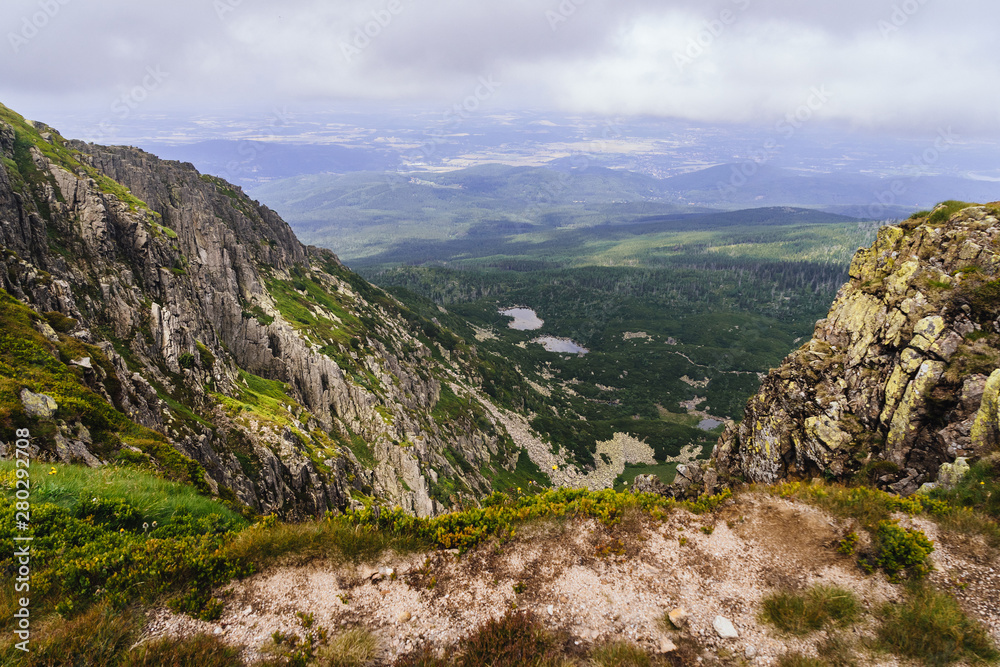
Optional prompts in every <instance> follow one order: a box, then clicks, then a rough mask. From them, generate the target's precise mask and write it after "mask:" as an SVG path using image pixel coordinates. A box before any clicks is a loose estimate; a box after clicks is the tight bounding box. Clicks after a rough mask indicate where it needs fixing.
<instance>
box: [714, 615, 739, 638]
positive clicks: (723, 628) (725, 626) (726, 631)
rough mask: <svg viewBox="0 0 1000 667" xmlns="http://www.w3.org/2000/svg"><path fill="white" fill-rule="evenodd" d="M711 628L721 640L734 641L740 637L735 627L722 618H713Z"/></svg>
mask: <svg viewBox="0 0 1000 667" xmlns="http://www.w3.org/2000/svg"><path fill="white" fill-rule="evenodd" d="M712 627H713V628H715V631H716V632H717V633H719V636H720V637H722V638H723V639H736V638H737V637H739V636H740V633H738V632H737V631H736V627H735V626H734V625H733V622H732V621H730V620H729V619H728V618H724V617H722V616H716V617H715V620H714V621H712Z"/></svg>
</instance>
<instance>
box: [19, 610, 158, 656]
mask: <svg viewBox="0 0 1000 667" xmlns="http://www.w3.org/2000/svg"><path fill="white" fill-rule="evenodd" d="M139 623H140V622H139V619H138V618H137V617H136V616H135V615H134V614H133V613H131V612H126V613H124V614H123V613H121V612H119V611H117V610H115V609H113V608H112V607H111V605H108V604H100V605H95V606H93V607H91V608H90V609H89V610H88V611H87V612H86V613H83V614H81V615H80V616H78V617H76V618H75V619H73V620H70V621H62V620H61V619H57V618H53V619H49V620H48V621H47V622H44V623H43V624H42V625H41V626H39V627H38V628H32V629H33V631H32V633H31V635H32V636H31V651H30V652H29V653H24V652H22V651H20V650H18V649H17V648H15V646H14V644H15V643H16V642H17V641H19V640H18V639H16V638H14V639H8V638H7V637H12V636H13V635H12V633H7V632H5V633H4V635H6V636H5V637H4V644H3V645H2V646H0V663H2V664H4V665H18V666H19V667H50V666H52V665H73V666H74V667H108V666H109V665H115V664H118V660H119V656H121V655H122V654H124V652H125V651H127V650H128V647H129V646H131V645H132V642H134V641H135V637H136V635H137V634H138V631H139Z"/></svg>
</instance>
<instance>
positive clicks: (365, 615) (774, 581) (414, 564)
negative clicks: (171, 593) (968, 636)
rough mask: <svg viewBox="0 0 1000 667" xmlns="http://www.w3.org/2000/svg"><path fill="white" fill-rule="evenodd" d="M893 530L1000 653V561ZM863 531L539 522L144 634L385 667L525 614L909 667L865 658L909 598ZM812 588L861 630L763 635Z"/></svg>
mask: <svg viewBox="0 0 1000 667" xmlns="http://www.w3.org/2000/svg"><path fill="white" fill-rule="evenodd" d="M894 518H896V519H898V520H899V522H900V525H902V526H904V527H913V528H919V529H920V530H922V531H924V532H925V533H926V535H927V536H928V537H929V538H930V539H931V540H932V541H933V543H934V546H935V551H934V553H933V554H932V556H931V558H932V561H933V565H934V571H933V573H932V574H931V575H930V582H931V583H932V584H933V585H934V586H935V587H937V588H939V589H943V590H947V591H948V592H950V593H951V594H952V595H954V596H955V597H956V598H957V599H958V600H959V601H960V603H961V605H962V607H963V608H964V609H965V610H966V612H968V613H969V615H970V616H972V617H973V618H976V619H978V620H979V621H980V622H982V624H983V625H984V626H985V627H986V628H987V629H988V632H989V633H990V635H991V636H992V638H993V639H994V641H1000V596H998V594H997V592H998V591H1000V562H998V559H997V556H996V552H995V551H993V550H991V549H989V548H988V547H987V546H986V545H985V543H980V542H979V541H978V539H979V538H970V537H969V536H968V535H962V536H956V535H952V534H949V533H946V532H944V531H943V530H941V529H940V528H939V527H938V525H937V524H936V523H934V522H932V521H930V520H927V519H925V518H923V517H919V516H918V517H911V516H907V515H902V514H901V515H897V516H896V517H894ZM853 530H856V526H855V525H852V520H850V519H839V518H835V517H834V516H831V515H829V514H827V513H825V512H824V511H823V510H821V509H819V508H817V507H815V506H812V505H808V504H805V503H802V502H800V501H798V500H794V499H784V498H780V497H776V496H774V495H771V494H769V493H764V492H747V493H743V494H741V495H739V496H737V497H735V498H734V499H732V500H729V501H726V503H725V504H724V505H723V506H722V507H721V508H720V509H719V510H717V511H716V512H714V513H709V514H704V515H700V516H698V515H694V514H691V513H689V512H687V511H686V510H681V509H678V510H676V511H675V512H673V513H671V514H669V515H668V516H667V517H666V519H665V520H663V521H662V522H657V521H654V520H652V519H650V518H649V517H648V516H646V515H641V514H638V513H636V514H632V515H628V516H626V518H625V519H624V520H623V522H622V523H621V524H619V525H617V526H614V527H611V528H606V527H604V526H603V525H601V524H600V523H598V522H596V521H594V520H593V519H586V520H580V519H568V520H565V521H544V522H535V523H531V524H527V525H524V526H521V527H519V528H518V532H517V534H516V535H515V536H513V537H512V538H511V539H510V540H508V541H507V542H506V543H503V544H500V543H497V542H489V543H486V544H484V545H482V546H479V547H477V548H475V549H473V550H471V551H470V552H468V553H466V554H464V555H461V556H459V555H458V554H457V552H449V551H437V552H431V553H426V554H412V555H408V556H405V557H389V556H387V557H385V558H384V560H380V561H379V562H372V563H367V564H363V565H360V566H353V565H351V566H340V567H336V568H334V567H331V566H327V565H326V564H325V563H322V562H314V563H311V564H307V565H301V566H282V567H277V568H272V569H270V570H267V571H264V572H261V573H259V574H257V575H255V576H253V577H251V578H249V579H247V580H244V581H241V582H236V583H233V584H231V585H230V586H229V587H228V588H227V590H226V592H225V593H224V595H222V596H220V597H222V598H223V599H224V600H225V603H226V606H225V611H224V612H223V614H222V617H221V618H220V619H219V620H218V621H216V622H214V623H206V622H203V621H198V620H194V619H192V618H191V617H188V616H183V615H176V614H172V613H170V612H169V611H166V610H160V611H156V612H154V613H153V615H152V618H150V623H149V626H148V628H147V631H148V632H149V633H150V634H151V635H152V637H162V636H178V635H190V634H195V633H199V632H203V633H208V634H215V635H220V636H221V637H222V638H224V640H225V641H226V642H227V643H230V644H232V645H236V646H242V647H245V651H244V656H245V657H246V658H247V659H248V661H249V660H255V659H257V658H259V657H261V653H260V650H259V649H260V648H261V647H263V646H265V645H266V644H267V643H268V642H269V640H270V638H271V635H272V633H273V632H274V631H276V630H281V631H283V632H286V633H298V634H302V633H303V628H302V623H301V622H300V620H299V618H298V617H297V616H296V614H297V612H304V613H306V614H310V613H311V614H313V617H314V623H315V627H324V628H328V629H329V630H330V631H331V633H333V634H335V633H336V632H338V631H340V630H342V629H345V628H350V627H354V626H363V627H365V628H367V629H369V630H370V631H371V632H372V633H373V634H374V635H375V636H376V637H377V638H378V639H379V642H380V649H379V650H380V657H379V661H380V662H379V664H391V663H392V662H393V661H394V660H395V659H396V658H397V657H398V656H400V655H401V654H403V653H405V652H407V651H410V650H413V649H415V648H417V647H419V646H421V645H423V644H430V645H432V646H433V647H435V648H436V649H445V648H447V647H450V646H453V645H454V644H455V643H456V642H457V641H458V640H459V639H460V638H461V637H463V636H467V635H469V634H470V633H472V632H473V631H474V630H475V629H476V628H477V627H479V626H481V624H482V623H484V622H485V621H486V620H488V619H489V618H496V617H499V616H502V615H503V614H504V613H505V612H507V611H508V610H511V609H514V608H516V609H527V610H533V611H534V612H535V613H536V614H537V616H538V617H539V618H540V619H541V620H542V622H543V623H544V625H545V626H546V627H547V628H549V629H551V630H555V631H560V632H563V633H566V634H565V635H564V636H566V635H568V636H569V637H570V641H569V642H568V645H570V646H571V647H578V648H579V651H580V655H583V654H585V652H586V650H587V649H588V647H590V646H592V645H595V644H598V643H601V642H604V641H607V640H621V639H625V640H628V641H630V642H634V643H636V644H638V645H640V646H642V647H644V648H645V649H647V650H648V652H649V653H650V654H652V655H655V654H658V653H662V654H663V655H662V659H664V660H665V661H669V663H670V664H689V661H690V660H694V661H695V663H697V664H726V665H730V664H732V665H742V664H746V665H775V664H778V661H779V659H780V657H781V656H782V655H783V654H786V653H788V652H798V653H801V654H802V655H804V656H816V655H817V654H818V653H823V652H826V651H827V650H828V649H827V648H825V647H828V646H830V645H831V644H830V643H829V642H830V639H831V637H832V636H833V635H836V636H837V638H839V639H843V640H844V641H843V642H840V643H839V645H841V646H853V648H851V649H847V651H848V653H854V660H855V664H861V665H901V664H909V663H908V662H906V661H901V659H900V658H898V657H896V656H893V655H891V654H888V653H872V652H871V649H870V648H866V646H869V645H870V643H871V642H868V641H866V639H870V638H872V637H873V636H874V635H875V632H876V626H877V620H876V619H877V616H878V614H879V609H882V608H884V605H885V603H887V602H890V603H892V602H902V601H903V598H904V596H905V594H906V588H905V586H904V585H902V584H893V583H890V582H889V581H888V580H887V579H886V578H885V576H884V575H882V574H879V573H876V574H873V575H866V574H865V573H864V572H863V571H862V570H861V569H860V568H859V567H858V563H857V560H856V558H855V557H852V556H848V555H844V554H841V553H839V552H838V550H837V546H838V544H839V543H840V540H841V539H843V537H844V536H845V535H846V534H847V533H849V532H851V531H853ZM858 532H863V531H858ZM379 572H381V574H379ZM373 575H374V576H373ZM815 584H828V585H835V586H839V587H842V588H844V589H847V590H849V591H851V592H853V593H854V594H855V595H856V596H857V598H858V599H859V600H860V601H861V605H862V610H861V611H862V613H861V616H860V620H859V621H857V622H856V623H855V624H853V625H852V626H850V627H845V628H843V629H841V630H836V631H835V630H833V629H828V630H826V631H817V632H813V633H811V634H807V635H804V636H797V637H796V636H791V635H782V634H781V633H779V632H778V631H777V630H776V629H775V628H774V627H773V626H771V625H768V624H766V623H765V622H764V621H763V620H762V618H761V603H762V600H763V599H764V598H765V597H766V596H768V595H770V594H772V593H774V592H776V591H802V590H805V589H807V588H808V587H810V586H813V585H815ZM677 607H684V608H685V609H686V610H687V611H688V613H689V620H688V623H687V624H686V626H685V627H684V628H682V629H680V630H677V629H675V628H672V627H671V626H669V625H668V624H667V623H665V622H664V620H663V619H664V615H665V613H666V612H669V611H671V610H673V609H675V608H677ZM718 616H722V617H724V618H726V619H729V620H730V621H732V622H733V624H734V626H735V628H736V629H737V631H738V633H739V637H738V638H733V639H723V638H721V637H720V635H719V633H718V632H717V631H716V630H715V629H714V627H713V624H714V623H715V622H716V617H718ZM824 642H825V643H824ZM570 664H573V663H570ZM580 664H585V663H583V662H582V661H581V663H580ZM795 664H799V663H795Z"/></svg>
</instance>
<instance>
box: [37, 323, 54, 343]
mask: <svg viewBox="0 0 1000 667" xmlns="http://www.w3.org/2000/svg"><path fill="white" fill-rule="evenodd" d="M35 328H36V329H38V331H39V333H41V334H42V335H43V336H45V338H46V339H48V340H49V341H50V342H53V343H58V342H59V334H57V333H56V330H55V329H53V328H52V327H51V326H49V323H48V322H41V321H39V322H35Z"/></svg>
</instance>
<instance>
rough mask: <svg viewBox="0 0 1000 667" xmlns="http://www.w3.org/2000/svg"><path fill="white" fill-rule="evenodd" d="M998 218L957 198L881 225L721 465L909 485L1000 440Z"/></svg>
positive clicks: (754, 475) (743, 471)
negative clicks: (999, 413) (999, 407)
mask: <svg viewBox="0 0 1000 667" xmlns="http://www.w3.org/2000/svg"><path fill="white" fill-rule="evenodd" d="M998 217H1000V208H998V205H997V204H992V205H988V206H970V205H964V204H961V203H959V202H946V203H945V204H943V205H941V206H939V207H938V208H936V209H935V210H934V211H933V212H928V213H925V214H918V215H916V216H915V217H913V218H911V219H910V220H907V221H905V222H903V223H901V224H899V225H896V226H889V227H885V228H883V229H882V230H880V232H879V234H878V240H877V241H876V243H875V244H874V245H873V246H872V247H871V248H868V249H862V250H859V251H858V253H857V254H856V256H855V257H854V260H853V262H852V264H851V269H850V282H848V283H847V284H846V285H844V286H843V288H841V290H840V292H839V294H838V296H837V299H836V301H835V303H834V304H833V306H832V308H831V309H830V313H829V315H828V317H827V318H826V319H824V320H821V321H819V322H817V323H816V329H815V333H814V335H813V337H812V339H811V340H810V341H809V342H808V343H806V344H805V345H803V346H802V347H801V348H799V349H798V350H796V351H795V352H793V353H792V354H791V355H789V356H788V357H787V358H786V359H785V361H784V362H783V363H782V365H781V367H780V368H777V369H775V370H772V371H771V373H770V374H769V375H768V377H767V378H766V379H765V380H764V382H763V384H762V386H761V389H760V391H759V393H758V394H757V395H756V396H754V397H753V398H752V399H751V400H750V401H749V403H748V405H747V409H746V417H745V419H744V420H743V422H742V423H740V424H739V425H738V426H733V427H730V428H729V429H728V430H727V431H726V433H725V434H724V435H723V437H722V438H721V439H720V441H719V444H718V446H717V447H716V449H715V453H714V461H715V468H716V469H717V471H718V472H719V473H720V475H721V476H722V477H723V478H727V477H728V478H729V479H731V480H743V481H747V482H763V483H771V482H775V481H777V480H779V479H782V478H786V477H796V476H799V477H802V476H808V477H815V476H820V475H827V476H832V477H836V478H841V479H848V478H851V477H853V476H855V475H861V476H863V477H865V478H866V479H867V480H868V481H874V482H876V483H877V484H880V485H883V486H888V487H891V488H892V489H893V490H895V491H897V492H900V493H904V494H905V493H912V492H914V491H916V490H917V489H918V488H919V487H920V485H922V484H923V483H927V482H933V481H935V479H936V476H937V473H938V471H939V468H940V466H941V464H942V463H946V462H950V461H954V460H955V459H956V458H957V457H976V456H979V455H981V454H982V453H984V452H985V451H987V450H989V449H992V448H995V447H996V445H997V443H998V437H997V434H998V430H997V405H998V403H997V391H998V389H1000V371H997V370H996V369H997V368H998V367H1000V319H998V316H1000V275H998V274H1000V223H998Z"/></svg>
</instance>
